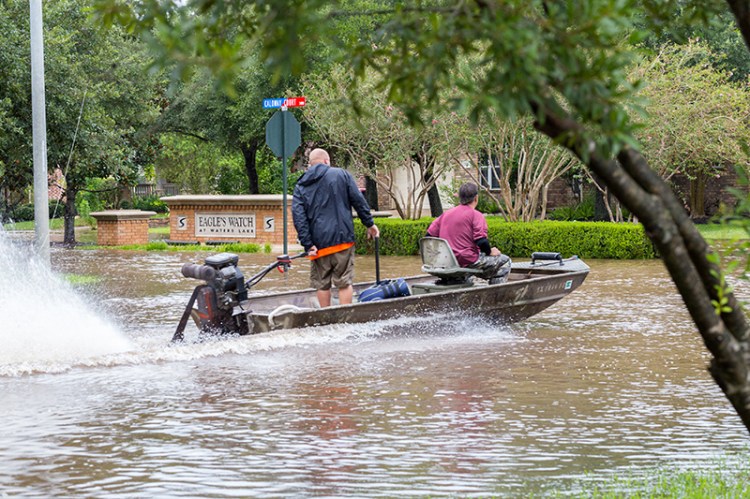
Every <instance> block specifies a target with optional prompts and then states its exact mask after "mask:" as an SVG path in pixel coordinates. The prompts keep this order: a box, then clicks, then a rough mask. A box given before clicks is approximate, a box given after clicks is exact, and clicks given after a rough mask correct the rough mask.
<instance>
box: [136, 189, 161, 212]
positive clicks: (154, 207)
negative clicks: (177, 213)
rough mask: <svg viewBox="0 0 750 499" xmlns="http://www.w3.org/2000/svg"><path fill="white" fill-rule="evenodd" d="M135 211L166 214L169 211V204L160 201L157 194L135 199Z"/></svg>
mask: <svg viewBox="0 0 750 499" xmlns="http://www.w3.org/2000/svg"><path fill="white" fill-rule="evenodd" d="M133 209H134V210H143V211H155V212H156V213H166V212H167V211H169V208H168V207H167V204H166V203H165V202H164V201H162V200H161V199H159V196H157V195H156V194H152V195H150V196H143V197H138V198H133Z"/></svg>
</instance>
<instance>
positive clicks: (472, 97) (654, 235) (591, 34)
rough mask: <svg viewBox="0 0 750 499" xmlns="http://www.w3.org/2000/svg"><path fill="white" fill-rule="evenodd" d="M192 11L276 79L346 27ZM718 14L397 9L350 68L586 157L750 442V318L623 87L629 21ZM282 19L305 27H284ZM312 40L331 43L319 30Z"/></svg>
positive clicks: (516, 1)
mask: <svg viewBox="0 0 750 499" xmlns="http://www.w3.org/2000/svg"><path fill="white" fill-rule="evenodd" d="M188 4H189V5H190V8H200V9H204V10H208V11H211V12H212V13H213V14H215V16H214V18H215V19H216V21H213V22H212V23H210V24H208V25H205V26H202V32H201V35H200V36H201V37H204V38H205V40H208V41H211V40H218V39H219V34H220V33H221V29H223V28H224V27H225V25H226V23H229V22H230V20H233V21H234V24H235V25H237V26H239V29H240V30H241V31H242V32H243V33H245V34H246V36H247V37H249V38H255V39H262V40H263V42H264V50H263V52H262V57H263V59H264V60H266V61H272V62H273V63H274V64H275V65H276V67H277V68H278V70H279V71H280V72H281V74H283V73H284V72H286V71H290V72H291V71H297V72H299V71H301V70H302V69H303V67H302V64H303V62H304V61H303V60H301V58H299V57H296V56H295V55H294V53H295V51H296V49H297V48H298V47H300V46H301V45H302V44H304V42H305V40H306V35H308V34H310V28H311V27H312V26H316V27H317V26H321V25H322V24H323V22H322V20H323V19H325V17H326V16H327V15H334V14H336V15H347V13H346V12H336V11H335V9H331V8H330V6H328V3H327V2H322V1H320V2H313V1H310V2H305V8H304V9H301V8H299V6H298V5H297V3H296V1H292V0H278V1H270V2H263V3H258V4H256V5H255V6H254V8H248V9H247V10H246V11H242V12H243V14H245V15H243V16H241V17H238V16H237V14H236V13H237V12H238V11H239V10H240V6H241V5H246V2H240V1H239V0H235V1H231V0H229V1H225V2H215V1H213V0H193V1H192V2H188ZM324 4H325V5H324ZM727 4H728V5H729V7H730V9H731V11H732V12H733V14H734V15H735V18H736V20H737V22H738V26H739V28H740V32H741V33H742V35H743V38H744V39H745V41H746V42H748V41H750V1H749V0H727ZM164 5H166V4H157V3H152V2H138V1H136V2H130V1H129V2H127V3H126V2H124V1H123V0H100V4H99V12H100V15H101V16H102V17H103V18H104V19H105V20H112V19H114V18H117V19H118V20H120V21H121V22H122V23H124V24H125V25H127V26H130V27H133V28H135V27H137V26H138V27H140V28H141V29H143V28H146V29H149V30H150V29H151V28H152V27H153V23H151V22H148V21H149V18H146V17H144V16H143V15H142V14H141V12H142V10H144V9H145V10H148V9H147V6H150V7H152V8H154V9H156V12H159V9H160V8H161V6H164ZM169 5H170V6H173V4H169ZM324 7H325V8H324ZM720 8H721V5H720V4H718V3H702V2H697V1H693V0H685V1H679V0H661V1H654V0H644V1H642V2H638V3H631V2H609V1H604V0H586V1H583V2H551V1H547V0H538V1H535V2H532V3H529V2H528V1H521V0H506V1H503V2H484V1H481V0H458V1H456V2H451V3H450V4H443V3H440V2H434V3H431V2H426V3H419V4H416V5H415V6H413V7H412V6H405V5H403V4H396V5H395V7H394V8H393V15H392V17H391V18H390V20H389V21H388V22H387V23H385V24H383V25H382V27H381V28H380V29H378V30H376V31H375V32H374V33H372V34H368V36H367V37H366V38H365V39H363V40H360V41H358V43H356V44H354V46H352V47H351V49H350V50H349V51H348V54H349V58H348V60H349V61H350V63H351V66H352V69H353V71H355V73H356V74H358V75H360V76H361V75H364V74H365V72H366V70H367V69H368V68H374V69H375V70H376V71H377V72H378V73H379V74H381V75H382V77H383V78H382V86H383V87H385V88H387V89H388V92H389V93H388V96H389V99H390V100H392V101H393V102H395V103H397V104H398V105H399V106H400V107H401V109H403V110H404V112H405V113H406V114H407V115H408V116H410V117H411V118H413V119H414V120H419V117H420V112H422V111H423V109H425V108H429V107H430V106H434V105H439V104H440V102H441V98H442V97H443V95H444V94H445V93H446V92H448V91H453V90H454V89H457V90H458V91H459V92H460V94H461V95H460V98H459V99H458V100H457V101H456V104H457V108H458V109H466V110H468V112H469V113H470V115H471V116H473V117H476V118H477V119H478V118H479V116H481V115H482V114H484V113H485V112H486V111H487V110H492V111H493V112H497V113H498V114H499V115H501V116H518V115H529V116H531V117H533V119H534V120H535V123H534V126H535V127H536V129H537V130H538V131H539V132H541V133H543V134H545V135H547V136H548V137H550V138H551V139H552V140H554V141H555V142H557V143H559V144H560V145H562V146H564V147H566V148H568V149H569V150H570V151H571V152H572V153H574V154H575V155H576V156H578V157H579V158H580V160H581V161H582V162H583V163H584V164H585V165H587V167H588V168H589V169H591V170H592V171H593V172H594V173H595V174H597V175H598V176H599V178H600V179H601V180H602V182H603V183H604V184H605V185H606V186H607V187H608V188H609V189H611V191H612V192H613V193H614V194H615V196H616V197H617V198H618V199H619V200H620V201H621V202H622V203H623V205H624V206H625V207H627V208H628V209H629V210H630V211H631V212H632V213H633V214H634V215H635V216H636V217H638V219H639V220H640V221H641V223H642V224H643V225H644V227H645V229H646V232H647V234H648V235H649V237H650V238H651V240H652V241H653V243H654V245H655V246H656V248H657V250H658V251H659V254H660V255H661V256H662V259H663V260H664V263H665V265H666V267H667V269H668V270H669V273H670V275H671V276H672V279H673V280H674V282H675V285H676V287H677V289H678V291H679V292H680V294H681V295H682V297H683V300H684V301H685V304H686V306H687V309H688V311H689V312H690V315H691V317H692V319H693V321H694V322H695V324H696V327H697V329H698V331H699V333H700V334H701V336H702V338H703V340H704V343H705V345H706V347H707V348H708V350H709V351H710V352H711V354H712V360H711V364H710V367H709V370H710V372H711V374H712V376H713V377H714V380H715V381H716V382H717V384H718V385H719V386H720V387H721V388H722V390H723V391H724V393H725V395H726V397H727V398H728V399H729V400H730V401H731V403H732V404H733V406H734V408H735V409H736V411H737V413H738V415H739V416H740V417H741V419H742V421H743V422H744V424H745V426H746V427H747V428H748V430H750V328H749V327H748V322H747V318H746V316H745V314H744V312H743V310H742V308H741V307H740V304H739V303H738V302H737V300H736V298H735V296H734V295H733V294H732V292H731V290H730V289H728V288H727V286H726V285H725V281H724V279H723V278H722V272H721V268H720V267H719V265H718V262H717V261H716V259H715V258H714V256H713V255H714V254H713V252H712V251H711V249H710V248H709V246H708V244H707V243H706V242H705V240H703V238H702V237H701V236H700V234H699V233H698V231H697V230H696V228H695V226H694V225H693V223H692V222H691V221H690V219H689V217H688V216H687V214H686V213H685V210H684V209H683V206H682V204H681V203H680V201H679V200H678V199H677V197H676V196H675V195H674V194H673V193H672V191H671V190H670V188H669V186H668V185H667V184H666V183H665V182H664V181H663V180H662V179H661V177H659V175H658V174H657V173H656V172H654V170H652V169H651V168H650V166H649V164H648V162H647V160H646V158H645V157H644V156H643V155H642V153H641V152H640V149H639V148H640V146H639V144H638V143H637V142H636V141H635V140H633V132H634V128H635V127H634V125H633V122H632V121H631V120H630V118H629V114H628V109H629V107H630V105H631V103H632V99H633V98H634V91H635V88H634V86H633V85H632V84H631V83H630V82H629V81H628V79H627V74H628V67H629V65H630V64H631V62H632V60H633V50H632V47H633V46H632V44H634V43H636V42H638V41H639V40H641V39H643V38H644V36H645V33H644V31H643V30H641V29H637V28H636V26H635V20H636V19H638V20H639V21H645V23H646V24H645V25H646V27H648V28H652V27H654V28H656V27H659V26H663V25H665V24H667V25H668V24H670V23H674V22H676V23H685V22H695V21H705V20H707V19H708V18H710V17H712V16H713V15H715V14H716V12H717V11H718V10H719V9H720ZM287 12H295V13H296V14H297V15H296V16H286V15H279V14H281V13H287ZM227 13H231V14H232V16H233V17H232V16H227V15H226V14H227ZM361 14H364V15H368V14H370V13H368V12H364V13H361ZM348 15H352V13H351V12H349V13H348ZM163 18H164V19H167V17H166V16H164V17H163ZM173 18H174V17H173ZM144 21H146V22H144ZM311 36H313V37H314V38H316V39H317V38H320V37H323V36H325V30H317V31H315V32H314V33H312V34H311ZM209 45H210V43H209V44H203V45H201V47H207V46H209ZM201 47H195V48H198V49H199V50H202V48H201ZM178 48H179V47H178ZM191 50H192V48H191ZM190 54H192V52H191V53H189V54H188V55H190ZM182 55H185V54H184V53H183V54H182ZM467 55H478V56H479V57H480V59H481V61H482V64H483V68H484V71H483V72H482V75H481V78H479V79H469V78H465V77H462V74H461V73H460V72H458V71H456V67H457V64H458V63H459V62H460V60H461V59H462V58H463V57H465V56H467Z"/></svg>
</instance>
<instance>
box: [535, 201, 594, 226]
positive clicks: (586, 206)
mask: <svg viewBox="0 0 750 499" xmlns="http://www.w3.org/2000/svg"><path fill="white" fill-rule="evenodd" d="M595 203H596V197H595V196H586V197H585V198H584V199H583V201H581V202H580V203H578V204H575V205H570V206H560V207H558V208H555V209H553V210H552V211H550V213H549V214H548V215H547V218H549V219H550V220H559V221H574V220H578V221H588V220H593V219H594V204H595Z"/></svg>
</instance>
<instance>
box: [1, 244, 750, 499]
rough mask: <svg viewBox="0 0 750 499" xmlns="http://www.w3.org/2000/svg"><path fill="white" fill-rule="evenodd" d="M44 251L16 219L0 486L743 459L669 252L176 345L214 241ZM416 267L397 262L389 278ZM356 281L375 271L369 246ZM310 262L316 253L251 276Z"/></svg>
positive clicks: (7, 270)
mask: <svg viewBox="0 0 750 499" xmlns="http://www.w3.org/2000/svg"><path fill="white" fill-rule="evenodd" d="M28 253H29V250H28V248H27V247H24V246H23V245H19V243H14V244H11V243H9V242H8V241H7V240H6V239H5V238H4V236H3V234H2V233H0V255H4V256H0V306H1V307H2V310H3V319H2V321H0V341H1V343H0V344H2V350H1V351H0V352H1V353H0V401H1V404H0V407H2V412H0V414H1V415H0V427H2V430H0V496H8V497H71V496H72V497H107V498H110V497H160V498H162V497H306V496H316V497H317V496H322V497H404V496H416V497H425V496H429V497H486V496H491V495H497V496H509V495H510V496H527V495H532V494H533V495H547V494H550V495H554V494H559V495H567V494H570V493H576V492H578V491H580V490H581V488H582V487H585V486H587V484H588V485H589V486H590V485H591V484H592V483H593V484H596V483H599V482H606V481H607V480H608V478H609V477H611V476H612V475H617V476H620V477H638V476H639V475H641V474H645V475H646V476H649V475H651V474H653V472H654V470H655V469H662V468H669V469H719V468H721V467H722V466H726V465H727V463H732V462H735V461H742V460H744V461H745V462H746V460H747V455H748V435H747V431H746V430H745V428H744V427H743V426H742V425H741V423H740V421H739V418H738V417H737V416H736V415H735V414H734V412H733V410H732V409H731V407H730V406H729V403H728V402H727V401H726V399H725V398H724V396H723V394H722V393H721V391H720V389H719V388H718V387H717V386H716V385H715V383H714V382H713V381H712V380H711V378H710V376H709V374H708V373H707V372H706V370H705V367H706V365H707V363H708V355H707V353H706V351H705V348H704V347H703V345H702V342H701V340H700V338H699V337H698V335H697V333H695V332H694V329H693V327H692V325H691V322H690V320H689V318H688V316H687V314H686V313H685V311H684V309H683V306H682V303H681V300H680V298H679V297H678V296H677V295H676V293H675V291H674V288H673V285H672V284H671V281H670V280H669V278H668V276H667V274H666V272H665V271H664V270H663V266H662V264H661V263H660V262H659V261H638V262H614V261H591V262H588V263H589V264H590V265H591V274H590V275H589V277H588V279H587V281H586V282H585V283H584V284H583V286H582V287H581V288H580V289H579V290H578V291H576V292H575V293H573V294H572V295H570V296H569V297H567V298H566V299H565V300H563V301H562V302H559V303H558V304H557V305H555V306H553V307H552V308H550V309H548V310H547V311H545V312H544V313H542V314H540V315H538V316H536V317H534V318H532V319H530V320H528V321H526V322H524V323H522V324H516V325H512V326H505V327H502V326H496V325H492V324H487V323H483V322H481V321H477V320H474V319H472V318H470V317H458V316H449V317H431V318H424V317H406V318H403V319H399V320H396V321H388V322H381V323H375V324H367V325H340V326H335V327H325V328H310V329H305V330H297V331H280V332H274V333H267V334H263V335H257V336H251V337H238V338H229V339H225V340H222V341H210V342H204V343H194V342H188V343H186V344H183V345H179V346H170V345H169V344H168V342H169V339H170V338H171V335H172V333H173V332H174V328H175V326H176V324H177V322H178V320H179V317H180V315H181V313H182V310H183V308H182V307H184V305H185V304H186V302H187V300H188V298H189V296H190V293H191V291H192V288H193V286H195V285H196V284H197V282H196V281H191V280H189V279H186V278H183V277H182V276H181V274H180V267H181V266H182V264H183V263H185V262H201V261H202V260H203V258H205V257H206V256H207V255H208V254H207V253H140V252H117V251H112V252H108V251H97V250H75V251H68V250H62V249H53V251H52V262H53V267H54V268H55V269H56V270H58V271H59V272H62V273H64V274H76V275H85V276H93V277H97V278H98V280H96V281H95V282H88V283H81V284H73V285H71V284H68V283H67V281H64V280H61V279H60V278H59V274H58V273H56V274H55V275H49V274H47V273H46V271H45V270H44V269H43V268H40V267H37V266H35V265H33V264H31V263H29V262H28V258H27V257H26V255H27V254H28ZM273 258H274V257H273V256H272V255H264V254H260V255H242V256H241V258H240V265H241V267H242V269H243V271H244V273H245V276H246V277H249V276H250V275H252V274H253V273H255V272H257V271H258V270H260V269H261V268H262V267H263V266H264V265H265V264H267V263H269V262H271V261H272V260H273ZM416 273H419V260H418V259H417V258H398V257H383V258H381V274H382V277H384V278H385V277H396V276H404V275H413V274H416ZM357 274H358V279H359V280H369V279H373V278H374V275H375V269H374V262H373V258H372V257H367V256H361V257H358V260H357ZM307 277H308V266H307V264H306V263H305V262H303V263H300V264H299V265H295V266H294V267H293V268H292V270H291V272H290V273H289V274H285V275H282V274H279V273H277V272H276V271H274V272H273V273H272V274H269V276H268V277H267V278H266V279H265V280H264V281H263V282H262V283H261V284H260V285H259V286H258V287H257V288H256V289H257V290H258V291H262V292H270V291H273V290H280V289H286V288H287V287H290V286H305V285H306V283H307ZM74 282H75V281H74ZM193 332H194V331H193ZM190 338H191V336H190V334H189V335H188V339H190Z"/></svg>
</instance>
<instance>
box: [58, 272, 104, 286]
mask: <svg viewBox="0 0 750 499" xmlns="http://www.w3.org/2000/svg"><path fill="white" fill-rule="evenodd" d="M62 277H63V279H65V280H66V281H68V282H69V283H70V284H73V285H74V286H86V285H89V284H96V283H97V282H100V281H101V280H102V278H101V277H100V276H96V275H82V274H63V276H62Z"/></svg>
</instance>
